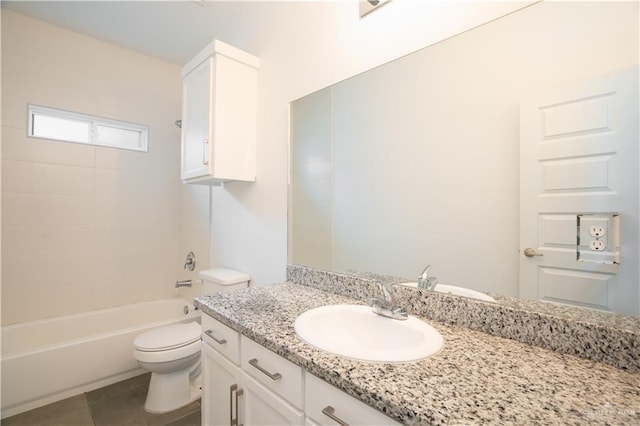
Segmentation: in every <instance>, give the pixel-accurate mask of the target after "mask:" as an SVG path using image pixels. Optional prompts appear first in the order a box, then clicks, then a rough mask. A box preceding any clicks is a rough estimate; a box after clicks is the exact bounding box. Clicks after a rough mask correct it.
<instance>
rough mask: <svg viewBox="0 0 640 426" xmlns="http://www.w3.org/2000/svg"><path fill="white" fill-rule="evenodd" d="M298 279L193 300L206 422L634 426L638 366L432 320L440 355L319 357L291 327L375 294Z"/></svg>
mask: <svg viewBox="0 0 640 426" xmlns="http://www.w3.org/2000/svg"><path fill="white" fill-rule="evenodd" d="M300 272H301V271H294V273H291V272H289V273H288V278H289V281H288V282H285V283H282V284H277V285H273V286H263V287H253V288H249V289H247V290H240V291H234V292H229V293H222V294H215V295H207V296H200V297H198V298H196V305H197V306H198V307H199V308H200V309H201V310H202V312H203V314H204V315H203V321H202V324H203V341H204V344H203V365H204V373H205V376H206V379H205V386H204V389H205V391H204V396H203V400H202V405H203V416H204V417H203V419H204V423H206V424H231V425H237V424H246V425H250V424H255V423H268V422H269V421H271V422H272V423H274V424H307V425H315V424H480V423H490V424H497V423H499V424H531V423H556V424H589V423H593V424H602V423H603V422H608V423H612V424H633V423H637V422H638V421H640V408H639V407H640V374H639V373H638V370H637V369H636V370H632V369H629V368H627V369H623V368H616V367H614V366H611V365H607V364H605V363H603V362H596V361H593V360H588V359H584V358H578V357H575V356H572V355H567V354H562V353H559V352H556V351H551V350H548V349H544V348H540V347H537V346H533V345H530V344H525V343H521V342H518V341H515V340H512V339H506V338H503V337H498V336H492V335H490V334H487V333H484V332H480V331H475V330H472V329H469V328H467V327H463V326H458V325H455V324H449V323H446V322H440V321H435V320H433V319H430V318H423V319H425V321H427V322H428V323H429V324H430V325H432V326H433V327H434V328H435V329H437V330H438V332H439V333H440V334H441V335H442V336H443V338H444V347H443V349H442V350H441V351H440V352H438V353H436V354H435V355H432V356H430V357H428V358H426V359H424V360H421V361H415V362H408V363H388V362H386V363H380V362H363V361H358V360H354V359H350V358H345V357H340V356H335V355H332V354H330V353H328V352H325V351H322V350H319V349H316V348H315V347H313V346H311V345H309V344H307V343H305V342H303V341H302V340H300V339H299V338H298V337H297V336H296V333H295V329H294V322H295V320H296V318H297V317H298V316H299V315H300V314H302V313H304V312H306V311H308V310H310V309H313V308H317V307H319V306H326V305H339V304H351V305H354V304H356V305H357V304H360V305H362V304H364V299H363V298H361V297H359V296H360V293H358V292H371V291H374V289H375V283H374V282H373V281H371V285H372V287H370V288H366V284H365V286H364V287H362V286H354V285H352V283H349V282H348V280H346V279H345V278H344V276H339V275H335V276H333V277H332V279H330V280H327V282H328V283H330V284H327V285H326V286H324V288H314V287H313V286H310V285H304V284H305V283H304V282H302V280H296V281H297V282H299V283H294V282H292V280H291V278H292V277H296V276H298V277H299V276H300ZM365 281H366V280H365ZM363 282H364V281H363ZM412 291H415V290H412ZM401 296H402V295H400V297H401ZM432 297H434V296H433V295H432ZM435 297H442V298H444V299H447V300H448V299H450V297H449V296H448V295H441V296H435ZM401 299H402V297H401ZM460 301H461V303H464V302H465V301H464V300H462V299H460ZM446 303H450V302H446ZM474 303H479V304H481V305H482V304H483V302H474ZM410 314H412V315H413V313H412V312H411V311H410ZM209 330H211V331H209ZM541 334H543V335H544V331H541ZM214 338H215V339H214ZM223 341H224V343H220V342H223ZM332 417H333V418H332ZM335 418H338V419H339V420H335ZM258 419H259V420H258ZM340 421H342V422H344V423H340Z"/></svg>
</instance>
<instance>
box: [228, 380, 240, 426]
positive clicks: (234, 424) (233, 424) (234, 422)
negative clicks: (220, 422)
mask: <svg viewBox="0 0 640 426" xmlns="http://www.w3.org/2000/svg"><path fill="white" fill-rule="evenodd" d="M234 394H235V395H234ZM242 394H243V391H242V389H238V385H237V384H233V385H231V387H230V388H229V426H242V424H239V423H238V421H239V417H238V412H239V411H240V410H239V408H238V407H239V406H238V398H239V397H240V396H241V395H242ZM234 396H235V398H234ZM234 399H235V402H236V409H235V415H236V418H235V419H234V418H233V414H234V410H233V401H234Z"/></svg>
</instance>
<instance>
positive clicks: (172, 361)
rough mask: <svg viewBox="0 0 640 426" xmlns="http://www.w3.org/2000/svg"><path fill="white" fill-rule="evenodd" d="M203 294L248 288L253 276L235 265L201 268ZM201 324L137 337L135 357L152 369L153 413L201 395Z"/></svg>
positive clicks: (147, 403) (148, 402)
mask: <svg viewBox="0 0 640 426" xmlns="http://www.w3.org/2000/svg"><path fill="white" fill-rule="evenodd" d="M200 278H201V279H202V294H203V295H204V294H213V293H220V292H225V291H230V290H235V289H239V288H247V287H248V285H249V280H250V279H251V277H250V276H249V275H247V274H245V273H242V272H238V271H234V270H232V269H225V268H216V269H208V270H205V271H201V272H200ZM201 344H202V341H201V326H200V323H199V322H198V321H192V322H189V323H183V324H171V325H166V326H162V327H156V328H154V329H151V330H148V331H146V332H144V333H142V334H140V335H139V336H137V337H136V338H135V340H134V341H133V346H134V349H133V357H134V358H135V359H136V361H137V362H138V365H140V367H142V368H143V369H145V370H147V371H150V372H151V381H150V382H149V389H148V391H147V399H146V401H145V404H144V408H145V410H146V411H148V412H150V413H158V414H161V413H167V412H169V411H173V410H177V409H178V408H181V407H184V406H185V405H187V404H190V403H191V402H193V401H195V400H197V399H198V398H200V396H201V394H202V379H201V377H200V376H201V374H200V345H201Z"/></svg>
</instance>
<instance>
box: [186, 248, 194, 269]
mask: <svg viewBox="0 0 640 426" xmlns="http://www.w3.org/2000/svg"><path fill="white" fill-rule="evenodd" d="M184 269H188V270H189V271H193V270H194V269H196V255H195V254H193V252H192V251H190V252H189V253H187V259H186V260H185V261H184Z"/></svg>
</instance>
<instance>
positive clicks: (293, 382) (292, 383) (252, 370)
mask: <svg viewBox="0 0 640 426" xmlns="http://www.w3.org/2000/svg"><path fill="white" fill-rule="evenodd" d="M241 344H242V369H243V370H244V371H246V372H247V373H248V374H250V375H251V376H253V377H254V378H255V379H256V380H257V381H258V382H260V383H262V384H263V385H264V386H266V387H267V388H268V389H271V390H272V391H273V392H275V393H277V394H278V395H280V396H282V397H283V398H284V399H286V400H287V401H289V402H290V403H291V404H293V405H295V406H296V407H298V408H302V406H303V398H302V371H303V370H302V367H299V366H297V365H295V364H294V363H292V362H289V361H287V360H286V359H284V358H282V357H281V356H280V355H278V354H276V353H275V352H272V351H270V350H269V349H267V348H265V347H264V346H261V345H259V344H257V343H256V342H254V341H253V340H251V339H249V338H247V337H245V336H241Z"/></svg>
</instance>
